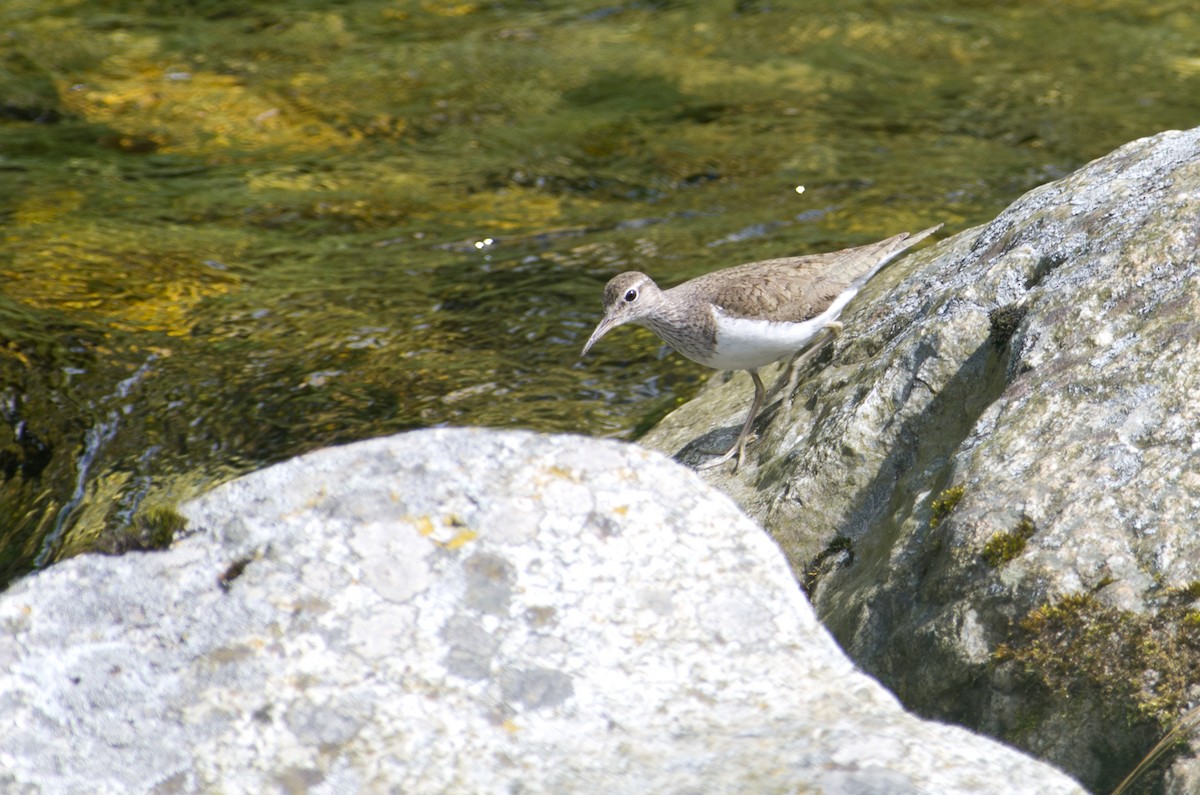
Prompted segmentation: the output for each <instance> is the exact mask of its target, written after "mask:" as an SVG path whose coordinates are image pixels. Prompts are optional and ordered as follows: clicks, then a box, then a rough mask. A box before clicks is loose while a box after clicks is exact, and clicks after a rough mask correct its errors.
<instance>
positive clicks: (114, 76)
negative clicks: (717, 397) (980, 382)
mask: <svg viewBox="0 0 1200 795" xmlns="http://www.w3.org/2000/svg"><path fill="white" fill-rule="evenodd" d="M1198 123H1200V17H1198V16H1197V15H1196V14H1195V12H1194V8H1193V7H1192V5H1191V4H1190V3H1185V2H1173V1H1170V0H1148V1H1147V2H1142V3H1137V4H1132V3H1125V2H1117V1H1116V0H1074V1H1073V2H1062V3H1053V4H1051V3H1041V2H1018V3H1008V4H993V3H983V2H978V1H977V0H976V1H974V2H972V1H971V0H958V1H957V2H955V1H951V0H925V1H924V2H921V1H919V0H914V1H913V2H906V3H899V2H897V3H889V2H882V1H876V2H861V1H857V0H838V1H837V2H807V3H791V2H770V1H768V0H761V1H756V0H726V1H725V2H668V1H666V0H650V1H648V2H632V3H612V2H588V1H587V0H584V1H583V2H561V1H556V0H545V1H544V2H531V1H529V0H522V1H520V2H518V1H517V0H498V1H497V2H471V1H470V0H466V1H458V0H423V1H421V2H409V1H407V0H391V1H390V2H385V1H384V0H363V1H362V2H348V3H347V2H330V1H322V0H293V1H292V2H279V3H269V4H247V3H243V2H233V1H232V0H193V1H192V2H185V1H184V0H7V2H5V3H4V4H2V5H0V223H2V224H3V237H2V239H0V287H2V289H0V378H2V383H0V418H2V419H3V422H0V474H2V476H3V482H2V483H0V584H2V583H3V582H5V581H7V580H9V579H10V578H11V577H13V576H16V575H18V574H20V573H22V572H25V571H28V570H29V569H30V568H31V567H35V566H38V565H46V564H48V563H51V562H53V561H54V560H56V559H59V558H61V557H63V556H66V555H70V554H75V553H77V552H79V551H82V550H86V549H91V548H94V547H96V546H100V547H101V548H108V546H110V545H109V543H108V542H107V541H106V538H108V537H109V536H112V535H113V534H120V533H121V532H124V531H125V529H126V528H128V527H130V526H131V525H135V524H136V523H137V522H138V520H139V517H142V516H144V515H147V513H148V512H151V511H152V510H154V509H155V508H156V506H164V505H166V506H169V505H172V504H175V503H176V502H178V501H179V500H181V499H184V498H186V497H188V496H190V495H191V494H194V493H195V492H196V491H198V490H200V489H203V488H206V487H208V486H211V485H215V484H216V483H219V482H221V481H223V480H227V479H229V478H230V477H233V476H235V475H237V474H239V473H242V472H244V471H247V470H250V469H253V468H257V467H260V466H262V465H265V464H267V463H270V462H274V461H278V460H281V459H284V458H287V457H290V456H293V455H296V454H298V453H302V452H304V451H307V450H310V449H313V448H316V447H320V446H324V445H329V444H334V443H341V442H349V441H353V440H356V439H362V438H367V437H372V436H378V435H382V434H387V433H393V432H397V431H401V430H405V429H411V428H422V427H430V426H437V425H484V426H492V427H521V428H533V429H537V430H543V431H570V432H578V433H584V434H590V435H597V436H611V437H619V438H633V437H635V436H636V434H637V433H638V432H639V430H641V429H644V428H646V427H648V426H649V425H650V424H652V423H653V421H654V420H655V419H657V418H659V417H661V416H662V415H663V414H664V413H666V412H667V411H669V410H670V409H671V408H673V407H674V406H676V405H677V404H678V403H680V402H682V401H684V400H686V399H687V398H689V397H690V396H692V395H693V394H694V393H695V392H696V390H697V389H698V388H699V386H700V385H701V384H702V382H703V380H704V379H705V378H706V377H707V375H708V372H707V371H705V370H703V368H700V367H698V366H696V365H693V364H692V363H690V362H688V361H686V360H684V359H682V358H680V357H678V356H676V355H674V354H670V353H668V352H667V350H666V349H665V348H664V347H663V346H662V345H661V343H660V342H659V341H658V340H657V338H655V337H654V336H653V335H651V334H649V333H648V332H642V331H630V330H625V331H623V332H621V333H617V334H613V335H611V336H610V337H608V338H606V339H605V341H604V343H603V344H602V345H600V346H599V347H598V348H597V349H596V353H595V355H594V356H589V358H588V360H586V361H584V362H581V361H580V360H579V358H578V355H579V350H580V348H581V346H582V344H583V341H584V340H585V339H586V337H587V335H588V333H589V332H590V330H591V328H592V326H593V325H594V324H595V322H596V321H597V320H598V319H599V314H600V292H601V288H602V286H603V284H604V283H605V281H607V279H608V278H609V277H611V276H612V275H613V274H615V273H617V272H619V271H622V270H628V269H635V268H636V269H638V270H644V271H647V272H649V273H651V274H652V275H654V276H655V277H656V278H658V279H659V280H660V281H661V282H664V283H675V282H678V281H681V280H683V279H686V278H689V277H691V276H695V275H697V274H699V273H703V272H706V271H708V270H712V269H714V268H718V267H723V266H728V265H734V264H737V263H739V262H745V261H749V260H754V259H762V258H766V257H775V256H784V255H791V254H798V253H806V252H812V251H819V250H831V249H837V248H842V247H845V246H849V245H857V244H861V243H865V242H869V241H871V240H875V239H878V238H882V237H885V236H888V235H891V234H895V233H896V232H900V231H905V230H909V231H914V230H917V229H921V228H924V227H926V226H929V225H932V224H934V223H938V222H945V223H946V225H947V227H946V229H945V230H944V234H952V233H954V232H957V231H959V230H961V229H963V228H965V227H968V226H971V225H974V224H978V223H982V222H985V221H987V220H989V219H990V218H991V217H993V216H994V215H995V214H996V213H997V212H998V211H999V210H1001V209H1002V208H1003V207H1005V206H1006V205H1007V204H1008V203H1010V202H1011V201H1012V200H1014V199H1015V198H1016V197H1017V196H1019V195H1020V194H1021V193H1023V192H1024V191H1026V190H1028V189H1030V188H1032V187H1034V186H1037V185H1039V184H1042V183H1044V182H1047V181H1049V180H1052V179H1055V178H1057V177H1059V176H1062V175H1064V174H1066V173H1068V172H1070V171H1072V170H1073V169H1075V168H1077V167H1078V166H1080V165H1081V164H1083V163H1085V162H1086V161H1088V160H1090V159H1092V158H1095V157H1098V156H1100V155H1103V154H1105V153H1107V152H1108V151H1110V150H1111V149H1113V148H1115V147H1117V146H1119V145H1120V144H1122V143H1125V142H1126V141H1129V140H1132V139H1134V138H1138V137H1141V136H1144V135H1150V134H1153V133H1156V132H1159V131H1161V130H1165V129H1172V128H1186V127H1191V126H1195V125H1196V124H1198ZM798 186H803V188H804V190H803V192H799V191H797V187H798Z"/></svg>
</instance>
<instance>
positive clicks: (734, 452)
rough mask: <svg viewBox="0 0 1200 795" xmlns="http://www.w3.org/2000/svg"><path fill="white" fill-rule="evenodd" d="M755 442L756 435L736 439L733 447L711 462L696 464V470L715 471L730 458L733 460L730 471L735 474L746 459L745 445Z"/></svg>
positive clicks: (756, 439)
mask: <svg viewBox="0 0 1200 795" xmlns="http://www.w3.org/2000/svg"><path fill="white" fill-rule="evenodd" d="M756 441H758V434H757V433H751V434H747V435H746V436H745V437H738V440H737V441H736V442H734V444H733V447H730V448H729V449H728V450H726V451H725V452H724V453H723V454H722V455H720V456H719V457H717V458H714V459H713V460H711V461H705V462H704V463H703V464H697V465H696V469H698V470H699V469H716V468H717V467H719V466H721V465H722V464H724V463H725V462H726V461H728V460H730V459H731V458H732V459H735V460H734V463H733V470H732V471H733V472H737V471H738V470H739V469H741V467H742V463H743V462H744V461H745V459H746V445H748V444H750V443H751V442H756Z"/></svg>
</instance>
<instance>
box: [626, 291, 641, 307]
mask: <svg viewBox="0 0 1200 795" xmlns="http://www.w3.org/2000/svg"><path fill="white" fill-rule="evenodd" d="M637 296H638V292H637V290H630V291H629V292H627V293H625V303H627V304H632V303H633V302H634V301H636V300H637Z"/></svg>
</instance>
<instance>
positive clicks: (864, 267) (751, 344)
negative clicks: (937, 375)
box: [579, 224, 942, 471]
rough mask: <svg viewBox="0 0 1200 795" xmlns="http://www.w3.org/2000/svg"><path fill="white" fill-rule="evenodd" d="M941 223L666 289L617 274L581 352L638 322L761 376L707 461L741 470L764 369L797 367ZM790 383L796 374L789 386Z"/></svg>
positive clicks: (689, 349) (685, 348) (675, 344)
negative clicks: (729, 441)
mask: <svg viewBox="0 0 1200 795" xmlns="http://www.w3.org/2000/svg"><path fill="white" fill-rule="evenodd" d="M941 228H942V225H941V224H938V225H937V226H932V227H930V228H928V229H925V230H923V231H920V232H917V233H916V234H908V233H906V232H905V233H901V234H898V235H895V236H893V237H889V238H887V239H886V240H881V241H879V242H876V243H869V244H867V245H865V246H858V247H855V248H847V249H844V250H842V251H833V252H829V253H824V254H809V255H804V256H799V257H782V258H779V259H769V260H763V261H761V262H750V263H746V264H744V265H736V266H733V267H730V268H724V269H722V270H717V271H713V272H711V273H706V274H704V275H702V276H697V277H696V278H694V279H691V280H689V281H686V282H684V283H682V284H680V285H678V286H676V287H672V288H670V289H667V290H663V289H660V288H659V286H658V285H657V284H655V282H654V280H653V279H651V278H650V277H649V276H647V275H646V274H644V273H641V272H638V271H627V272H625V273H620V274H617V275H616V276H614V277H613V278H612V279H610V280H609V282H608V284H606V285H605V286H604V298H603V306H604V316H603V318H602V319H601V320H600V322H599V323H598V324H597V325H596V329H595V330H594V331H593V332H592V335H591V336H590V337H589V338H588V341H587V343H586V344H585V345H584V346H583V351H582V353H580V354H579V355H580V357H581V358H582V357H584V356H586V355H587V353H588V351H590V350H591V349H592V346H594V345H595V344H596V343H597V342H598V341H599V340H600V338H601V337H603V336H604V335H605V334H607V333H608V332H609V331H611V330H612V329H614V328H616V327H617V326H621V325H625V324H627V323H632V324H634V325H637V326H642V327H644V328H648V329H650V330H651V331H653V332H654V333H655V334H657V335H658V336H659V337H660V338H662V340H663V341H664V342H666V343H667V344H668V345H670V346H671V347H672V348H674V349H675V351H676V352H678V353H680V354H682V355H683V356H686V357H687V358H688V359H691V360H692V361H694V362H697V363H698V364H702V365H704V366H705V367H711V368H713V369H715V370H745V371H747V372H748V373H749V374H750V378H751V379H752V380H753V381H754V399H753V401H752V402H751V404H750V413H749V414H748V415H747V416H746V421H745V423H744V424H743V425H742V429H741V432H739V433H738V437H737V441H736V442H734V444H733V446H732V447H731V448H729V450H728V451H727V452H726V453H725V454H724V455H722V456H721V457H719V458H717V459H716V460H714V461H710V462H708V463H706V464H705V465H704V466H703V468H709V467H715V466H719V465H721V464H723V463H725V462H726V461H728V460H730V459H731V458H734V457H735V456H736V458H737V460H736V462H735V464H734V470H735V471H736V470H737V469H738V468H739V467H741V466H742V464H743V460H744V458H745V454H746V444H747V443H748V441H749V440H750V437H751V429H752V428H753V426H754V418H755V417H756V416H757V414H758V410H759V409H760V408H761V407H762V403H763V400H764V398H765V396H766V389H765V387H764V386H763V382H762V378H760V377H759V375H758V370H759V368H760V367H764V366H765V365H768V364H771V363H772V362H776V361H779V360H781V359H784V358H787V357H789V356H796V358H795V359H794V360H793V361H792V363H791V366H790V367H791V368H792V369H793V370H794V368H795V367H796V365H797V364H798V363H799V361H800V360H801V359H803V358H806V357H807V356H809V355H810V354H812V353H814V352H815V351H816V350H818V349H820V348H821V347H823V345H824V343H825V342H827V341H829V340H831V339H833V338H834V337H836V336H837V335H838V334H840V333H841V331H842V328H843V326H842V324H841V323H840V322H839V321H838V317H839V316H840V315H841V312H842V310H843V309H844V308H845V307H846V304H848V303H849V302H850V300H851V299H852V298H854V296H855V295H856V294H857V293H858V291H859V289H860V288H861V287H862V286H863V285H864V284H865V283H866V282H867V280H868V279H870V278H871V277H872V276H874V275H875V274H876V273H877V272H878V271H879V269H880V268H882V267H883V266H884V265H886V264H887V263H888V262H890V261H891V260H893V259H894V258H895V257H896V256H898V255H899V254H901V253H902V252H904V251H905V250H907V249H908V248H911V247H912V246H914V245H916V244H917V243H919V242H921V241H922V240H924V239H925V238H927V237H929V236H930V235H932V234H933V233H934V232H936V231H938V230H939V229H941ZM818 337H820V338H821V344H820V345H818V344H816V340H817V339H818ZM806 349H807V350H806ZM801 352H803V356H799V355H798V354H800V353H801ZM789 375H790V374H789ZM791 386H792V385H791V383H790V381H789V389H788V394H789V395H790V394H791Z"/></svg>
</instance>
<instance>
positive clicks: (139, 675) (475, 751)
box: [0, 430, 1082, 793]
mask: <svg viewBox="0 0 1200 795" xmlns="http://www.w3.org/2000/svg"><path fill="white" fill-rule="evenodd" d="M184 512H185V513H186V515H187V517H188V518H189V520H190V523H189V535H188V536H187V537H185V538H183V539H182V540H177V541H176V542H175V544H174V545H173V546H172V548H171V549H169V550H168V551H165V552H158V553H140V554H129V555H126V556H124V557H100V556H84V557H79V558H75V559H73V560H69V561H67V562H64V563H62V564H60V565H57V566H55V567H53V568H51V569H48V570H46V571H43V572H41V573H39V574H37V575H35V576H31V577H28V578H26V579H24V580H23V581H21V582H19V583H18V584H17V585H15V586H14V587H13V588H12V589H11V590H9V591H8V592H7V593H5V594H3V596H0V626H2V627H3V631H4V642H3V644H2V645H0V660H2V664H0V737H3V742H2V743H0V790H2V791H4V792H29V793H39V792H40V793H60V792H62V793H67V792H89V793H96V792H112V793H116V792H121V793H124V792H159V793H168V792H170V793H188V792H216V791H220V792H230V793H236V792H254V793H259V792H281V791H286V792H314V793H347V792H407V793H426V792H427V793H451V792H454V793H457V792H463V793H468V792H469V793H487V792H496V793H512V792H523V793H566V792H595V793H600V792H603V793H622V792H628V793H648V792H673V793H688V792H705V793H722V792H725V793H746V792H755V793H770V792H780V793H782V792H787V793H796V792H814V793H815V792H824V793H917V792H923V793H932V792H937V793H1014V792H1017V793H1020V792H1028V793H1034V792H1037V793H1060V792H1061V793H1067V792H1082V790H1080V789H1079V788H1078V785H1076V784H1075V783H1074V782H1073V781H1072V780H1071V779H1069V778H1068V777H1067V776H1065V775H1063V774H1062V773H1060V772H1058V771H1056V770H1055V769H1053V768H1052V767H1050V766H1048V765H1046V764H1043V763H1041V762H1037V761H1035V760H1033V759H1031V758H1029V757H1027V756H1024V755H1023V754H1021V753H1019V752H1017V751H1014V750H1012V749H1010V748H1007V747H1005V746H1003V745H1000V744H998V743H995V742H993V741H991V740H987V739H984V738H982V737H980V736H978V735H974V734H972V733H970V732H968V731H966V730H963V729H960V728H956V727H952V726H947V725H944V724H939V723H934V722H929V721H923V720H920V719H918V718H915V717H913V716H911V715H909V714H907V713H906V712H904V711H903V710H902V709H901V708H900V707H899V705H898V704H897V702H896V700H895V699H894V697H893V696H891V695H890V694H889V693H888V692H887V691H885V690H884V689H883V688H882V687H881V686H880V685H879V684H878V683H877V682H876V681H874V680H873V679H871V678H869V677H867V676H865V675H863V674H862V673H860V672H859V671H858V670H856V669H855V668H854V666H853V665H852V664H851V663H849V662H848V661H847V660H846V658H845V657H844V656H843V655H842V653H841V652H840V651H839V650H838V648H837V646H836V645H835V644H834V642H833V640H832V639H831V638H830V636H829V635H828V634H827V633H826V631H825V630H824V629H823V628H822V627H821V626H820V625H819V624H818V623H817V621H816V619H815V618H814V615H813V613H812V610H811V608H810V606H809V604H808V602H807V601H806V600H805V599H804V597H803V595H802V594H801V592H800V590H799V588H798V587H797V586H796V584H795V582H794V580H793V578H792V575H791V572H790V570H789V569H788V567H787V564H786V562H785V561H784V559H783V557H782V556H781V555H780V554H779V551H778V549H777V548H776V546H775V545H774V543H772V542H771V540H770V539H769V538H768V537H767V536H766V534H764V533H763V532H762V531H761V530H760V529H759V528H758V527H756V526H755V525H754V523H753V522H751V521H750V520H749V519H747V518H746V517H745V516H744V515H743V514H742V513H741V512H740V511H739V510H738V509H737V508H736V507H735V506H734V504H733V503H732V502H731V501H730V500H729V499H728V498H726V497H725V496H723V495H721V494H719V493H717V492H715V491H713V490H712V489H710V488H709V487H707V486H705V485H704V484H703V483H702V482H701V481H700V480H699V479H698V478H697V477H696V476H695V475H694V474H693V473H691V472H689V471H687V470H686V469H685V468H683V467H681V466H679V465H677V464H675V463H673V462H670V461H668V460H667V459H665V458H663V457H662V456H659V455H658V454H655V453H651V452H648V451H646V450H643V449H641V448H638V447H635V446H632V445H624V444H618V443H615V442H606V441H596V440H588V439H581V438H574V437H566V436H559V437H549V436H538V435H534V434H528V433H514V432H492V431H470V430H435V431H423V432H418V433H412V434H406V435H402V436H397V437H392V438H388V439H380V440H375V441H371V442H364V443H360V444H355V445H350V446H347V447H341V448H333V449H328V450H323V451H319V452H317V453H313V454H311V455H307V456H304V457H302V458H299V459H296V460H293V461H289V462H287V463H284V464H280V465H278V466H274V467H271V468H269V469H266V470H263V471H261V472H257V473H255V474H253V475H250V476H248V477H244V478H242V479H240V480H237V481H235V482H232V483H229V484H227V485H225V486H223V487H221V488H219V489H217V490H215V491H213V492H212V493H210V494H209V495H207V496H205V497H204V498H202V499H200V500H198V501H196V502H193V503H191V504H189V505H187V506H185V508H184Z"/></svg>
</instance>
